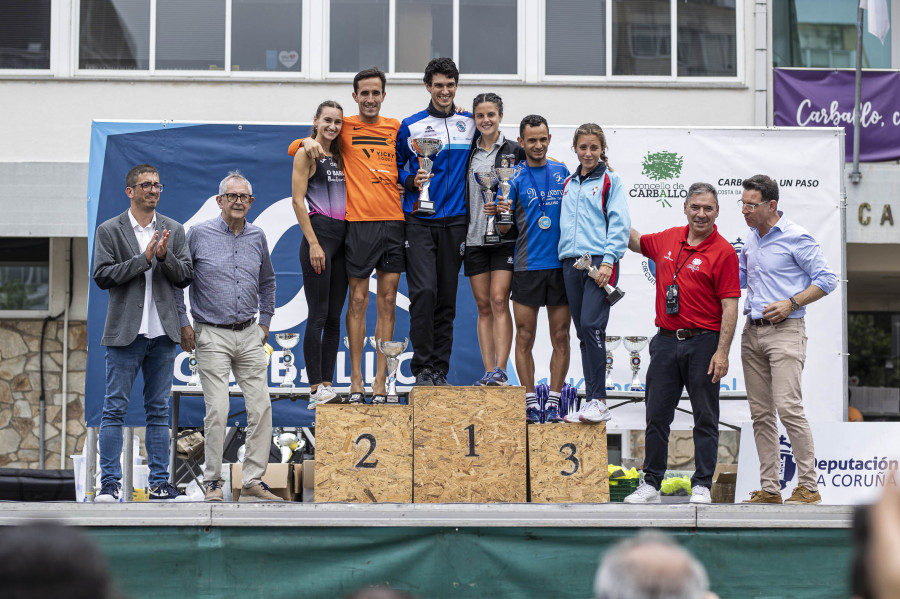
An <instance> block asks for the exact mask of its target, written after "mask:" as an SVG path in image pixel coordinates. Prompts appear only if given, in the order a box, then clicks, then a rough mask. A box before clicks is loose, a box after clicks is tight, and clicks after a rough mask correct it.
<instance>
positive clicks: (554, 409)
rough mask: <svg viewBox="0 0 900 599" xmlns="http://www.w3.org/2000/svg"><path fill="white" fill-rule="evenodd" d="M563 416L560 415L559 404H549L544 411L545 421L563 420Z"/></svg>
mask: <svg viewBox="0 0 900 599" xmlns="http://www.w3.org/2000/svg"><path fill="white" fill-rule="evenodd" d="M562 421H563V419H562V416H560V415H559V406H556V405H550V406H547V409H546V411H545V412H544V422H562Z"/></svg>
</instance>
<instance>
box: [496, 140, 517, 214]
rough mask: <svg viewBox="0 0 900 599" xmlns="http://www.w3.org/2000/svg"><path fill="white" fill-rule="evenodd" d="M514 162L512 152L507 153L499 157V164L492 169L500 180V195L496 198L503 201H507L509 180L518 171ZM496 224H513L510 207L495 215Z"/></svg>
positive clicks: (514, 158)
mask: <svg viewBox="0 0 900 599" xmlns="http://www.w3.org/2000/svg"><path fill="white" fill-rule="evenodd" d="M515 162H516V157H515V156H514V155H512V154H508V155H506V156H503V157H502V158H501V159H500V165H501V166H498V167H497V168H495V169H494V172H495V173H496V174H497V178H498V179H499V180H500V197H499V198H498V199H500V200H503V201H504V202H508V201H509V190H510V187H511V184H510V180H512V179H513V178H514V177H515V176H516V174H517V173H518V172H519V169H518V167H516V166H515ZM497 224H498V225H511V224H513V216H512V207H510V209H509V210H508V211H507V212H501V213H500V214H498V215H497Z"/></svg>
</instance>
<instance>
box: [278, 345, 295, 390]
mask: <svg viewBox="0 0 900 599" xmlns="http://www.w3.org/2000/svg"><path fill="white" fill-rule="evenodd" d="M275 341H277V342H278V345H280V346H281V347H282V348H283V349H284V353H283V354H282V357H281V360H282V362H284V379H282V381H281V385H279V386H280V387H293V386H294V377H295V376H297V369H296V368H295V367H294V354H292V353H291V348H292V347H294V346H295V345H297V343H299V342H300V335H298V334H297V333H278V334H276V335H275Z"/></svg>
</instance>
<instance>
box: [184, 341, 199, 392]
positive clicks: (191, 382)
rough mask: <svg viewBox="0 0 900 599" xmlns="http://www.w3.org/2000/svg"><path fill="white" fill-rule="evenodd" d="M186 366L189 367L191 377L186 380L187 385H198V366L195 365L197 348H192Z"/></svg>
mask: <svg viewBox="0 0 900 599" xmlns="http://www.w3.org/2000/svg"><path fill="white" fill-rule="evenodd" d="M188 366H189V367H190V369H191V379H190V380H189V381H188V383H187V384H188V387H199V386H200V368H198V367H197V350H192V351H191V353H190V356H188Z"/></svg>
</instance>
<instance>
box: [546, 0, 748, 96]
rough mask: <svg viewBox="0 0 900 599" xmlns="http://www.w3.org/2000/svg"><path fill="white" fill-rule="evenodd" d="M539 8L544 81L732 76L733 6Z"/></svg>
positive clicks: (581, 4) (720, 0) (653, 3)
mask: <svg viewBox="0 0 900 599" xmlns="http://www.w3.org/2000/svg"><path fill="white" fill-rule="evenodd" d="M544 8H545V18H544V22H545V29H544V44H545V56H544V75H546V76H550V77H559V76H563V77H573V76H574V77H604V76H608V75H612V76H614V77H615V76H622V77H668V78H672V77H720V78H722V77H728V78H733V77H737V74H738V68H737V65H738V59H737V30H738V10H737V0H677V1H676V0H600V1H598V0H544ZM607 31H609V35H608V34H607ZM673 52H675V55H674V60H673ZM607 57H609V65H607Z"/></svg>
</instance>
